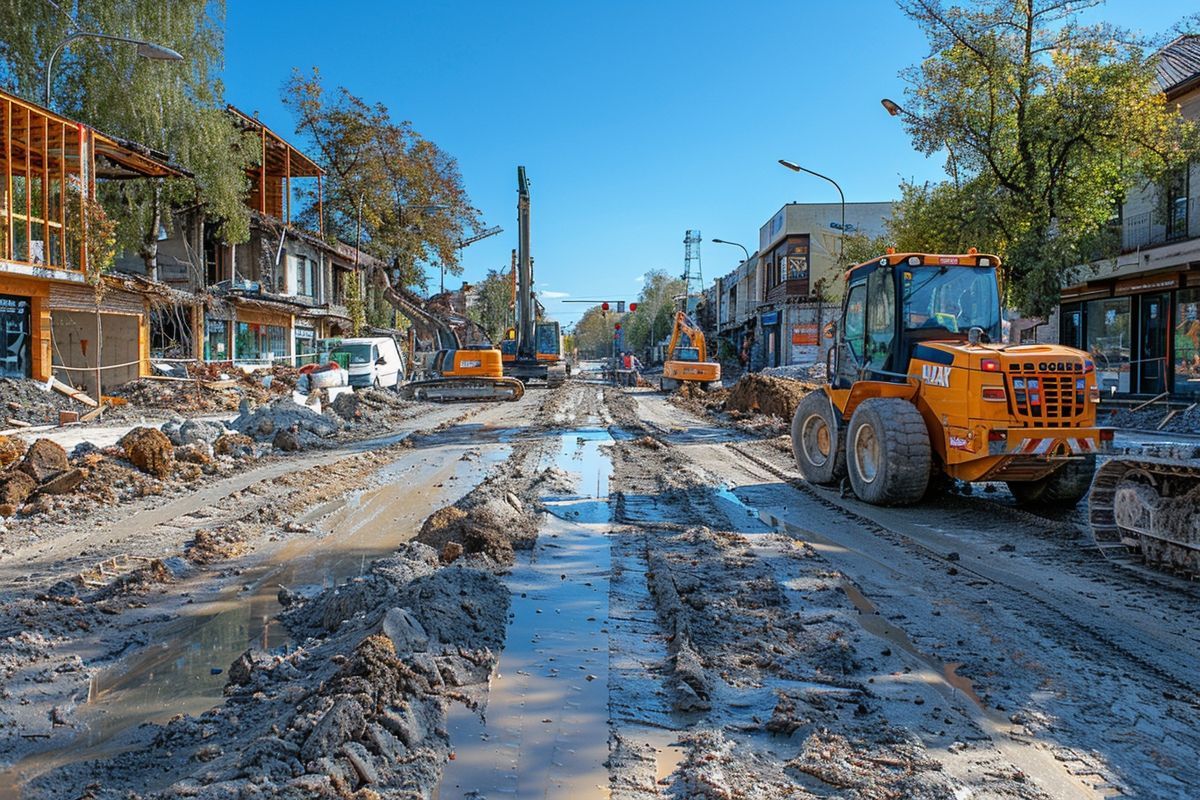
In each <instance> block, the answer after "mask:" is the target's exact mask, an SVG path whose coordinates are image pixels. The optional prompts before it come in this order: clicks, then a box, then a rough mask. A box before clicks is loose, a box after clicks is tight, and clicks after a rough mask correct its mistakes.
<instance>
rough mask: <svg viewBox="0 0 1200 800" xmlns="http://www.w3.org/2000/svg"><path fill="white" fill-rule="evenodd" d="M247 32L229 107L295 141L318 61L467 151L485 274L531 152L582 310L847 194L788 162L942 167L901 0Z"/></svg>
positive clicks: (604, 6) (232, 72) (1125, 7)
mask: <svg viewBox="0 0 1200 800" xmlns="http://www.w3.org/2000/svg"><path fill="white" fill-rule="evenodd" d="M1193 10H1194V6H1193V5H1192V4H1191V3H1185V2H1174V1H1172V2H1154V3H1146V2H1144V0H1111V1H1110V2H1109V3H1107V4H1106V5H1105V6H1102V7H1101V8H1100V9H1099V10H1098V11H1092V12H1089V17H1090V18H1093V19H1095V18H1103V19H1107V20H1110V21H1113V22H1116V23H1117V24H1120V25H1124V26H1128V27H1131V28H1135V29H1139V30H1142V31H1144V32H1146V33H1157V32H1159V31H1162V30H1165V29H1167V28H1169V27H1170V26H1171V25H1172V24H1174V23H1175V22H1176V21H1177V20H1178V19H1180V18H1181V17H1183V16H1184V15H1185V14H1187V13H1190V12H1191V11H1193ZM226 36H227V40H226V69H225V76H224V77H225V83H226V97H227V99H228V100H229V101H230V102H232V103H233V104H235V105H237V106H239V107H240V108H242V109H244V110H247V111H258V112H259V114H260V116H261V118H262V119H263V120H264V122H266V123H267V124H268V125H269V126H271V127H272V128H274V129H275V130H277V131H279V132H280V133H284V134H288V133H290V132H291V131H292V130H293V129H294V120H293V119H292V118H291V116H290V114H289V112H288V111H287V110H286V109H284V108H283V107H282V105H281V103H280V101H279V92H280V87H281V86H282V85H283V83H284V81H285V80H286V79H287V77H288V75H289V73H290V71H291V69H292V68H293V67H300V68H301V69H308V68H309V67H311V66H314V65H315V66H318V67H319V68H320V69H321V72H322V74H323V75H324V77H325V79H326V80H327V81H328V83H329V84H330V85H336V84H342V85H345V86H346V87H347V88H349V89H350V90H351V91H352V92H354V93H356V94H358V95H360V96H362V97H363V98H365V99H367V100H368V101H373V102H374V101H379V102H383V103H384V104H385V105H387V106H388V107H389V108H390V109H391V111H392V113H393V115H395V116H396V117H397V118H404V119H409V120H411V121H412V122H413V124H414V126H415V127H416V129H417V130H419V131H420V132H422V133H423V134H424V135H426V136H427V137H429V138H431V139H433V140H434V141H436V142H437V143H438V144H439V145H441V146H442V147H443V148H445V149H446V150H448V151H449V152H450V153H451V154H453V155H454V156H455V157H456V158H457V159H458V161H459V167H460V169H461V170H462V173H463V177H464V180H465V182H466V186H467V190H468V192H469V193H470V195H471V198H472V200H473V202H474V204H475V205H476V206H477V207H478V208H480V209H481V211H482V212H483V217H484V219H485V220H486V221H487V222H488V223H489V224H493V225H502V226H503V227H504V229H505V232H504V233H503V234H501V235H500V236H496V237H493V238H491V239H488V240H485V241H483V242H480V243H478V244H476V245H473V246H471V247H469V248H468V249H467V250H465V251H464V264H465V270H464V273H463V278H464V279H466V280H475V279H478V278H480V277H481V276H482V275H483V274H484V273H485V272H486V271H487V270H488V269H490V268H501V267H506V266H507V264H508V262H509V252H510V250H511V249H512V248H513V247H515V246H516V167H517V165H518V164H524V165H525V166H526V167H527V168H528V172H529V178H530V182H531V192H532V197H533V244H532V252H533V255H534V258H535V260H536V279H537V288H538V289H539V290H540V291H541V292H542V295H543V298H544V299H545V300H546V301H547V306H548V308H549V309H550V310H551V313H552V314H554V315H555V316H556V317H557V318H558V319H560V320H561V321H562V322H564V323H566V324H569V323H572V322H574V321H575V320H577V319H578V317H579V315H580V314H581V313H582V312H583V310H584V308H586V306H583V305H576V304H564V303H562V302H561V299H562V298H560V297H557V296H556V295H558V294H567V295H570V296H571V297H572V298H599V297H604V298H607V299H614V300H617V299H627V300H628V299H633V298H634V297H635V295H636V293H637V291H638V289H639V286H640V284H639V283H638V278H639V276H641V275H642V274H643V273H644V272H645V271H646V270H648V269H652V268H662V269H666V270H668V271H669V272H671V273H673V274H674V273H679V272H681V271H682V265H683V244H682V241H683V236H684V232H685V231H686V230H687V229H689V228H698V229H699V230H700V231H701V232H702V234H703V236H704V239H705V243H704V245H703V247H702V257H703V270H704V277H705V280H706V281H711V280H712V278H714V277H716V276H717V275H719V274H722V273H724V272H727V271H728V270H729V269H731V268H732V267H733V266H734V265H736V262H737V260H738V259H737V256H739V255H740V252H741V251H740V250H738V249H737V248H730V247H726V246H722V245H715V244H710V243H709V242H708V239H710V238H713V237H718V238H723V239H730V240H733V241H740V242H742V243H743V244H745V245H746V246H747V247H749V248H750V249H751V250H754V247H755V244H756V241H757V236H758V228H759V226H760V225H762V224H763V222H765V221H766V220H767V219H768V218H769V217H770V216H771V215H772V214H773V213H774V212H775V211H776V210H778V208H779V207H780V206H781V205H783V204H784V203H787V202H791V201H797V202H833V201H836V200H837V194H836V191H835V190H834V188H833V187H832V186H830V185H829V184H827V183H825V182H824V181H820V180H817V179H816V178H810V177H808V176H804V175H797V174H795V173H792V172H789V171H787V170H784V169H783V168H782V167H780V166H779V165H778V164H776V159H778V158H787V159H790V160H793V161H796V162H797V163H800V164H802V165H804V166H806V167H809V168H810V169H814V170H817V171H818V172H823V173H825V174H827V175H830V176H832V177H833V178H835V179H836V180H837V181H838V182H839V183H840V184H841V185H842V188H843V190H844V191H845V193H846V199H847V201H877V200H887V199H892V198H894V197H895V195H896V193H897V189H896V187H897V185H898V183H899V181H900V180H901V179H902V178H905V179H916V180H927V179H935V178H937V177H940V175H941V170H942V161H941V159H939V158H933V159H926V158H924V157H923V156H921V155H920V154H918V153H914V152H913V151H912V148H911V146H910V144H909V140H908V138H907V137H906V136H905V134H904V132H903V131H902V130H901V127H900V125H899V124H898V122H897V121H896V120H895V119H893V118H891V117H889V116H888V115H887V113H886V112H885V111H884V110H883V109H882V107H881V106H880V105H879V100H880V98H882V97H892V98H895V99H897V100H900V99H901V95H902V93H903V82H902V81H901V80H900V78H899V76H898V74H897V73H898V72H899V71H900V70H901V69H903V68H904V67H906V66H908V65H909V64H911V63H913V62H915V61H917V60H919V59H920V58H921V57H922V56H924V55H925V54H926V52H927V45H926V42H925V40H924V39H923V38H922V36H921V34H920V31H919V30H918V29H917V28H916V26H915V25H914V24H913V23H911V22H910V21H908V20H907V19H906V18H905V17H904V16H903V15H902V14H901V13H900V11H899V10H898V9H897V7H896V5H895V3H894V2H890V1H889V0H861V2H850V1H849V0H847V1H844V2H819V1H816V0H797V1H795V2H790V3H789V2H770V3H766V2H737V3H734V2H712V1H710V0H694V1H693V2H687V1H686V0H680V1H678V2H676V1H674V0H671V1H669V2H668V1H666V0H664V1H662V2H653V0H643V2H602V1H595V2H590V3H586V2H578V1H577V0H559V1H558V2H551V1H550V0H539V1H536V2H507V3H499V2H470V1H468V0H464V1H463V2H458V3H443V2H432V1H428V0H427V2H375V3H372V2H364V1H363V0H359V1H358V2H353V3H333V4H331V3H328V2H317V0H288V2H276V1H275V0H254V2H245V1H244V0H241V1H239V0H233V2H230V3H229V11H228V19H227V34H226ZM453 280H455V281H457V280H458V279H453ZM436 282H437V276H436V275H434V276H433V280H432V281H431V285H433V286H435V287H436ZM448 285H450V281H449V280H448Z"/></svg>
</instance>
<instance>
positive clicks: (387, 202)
mask: <svg viewBox="0 0 1200 800" xmlns="http://www.w3.org/2000/svg"><path fill="white" fill-rule="evenodd" d="M283 103H284V105H286V106H287V107H288V108H289V109H291V111H292V113H293V114H294V115H295V118H296V133H297V134H299V136H300V137H301V139H302V140H303V141H304V142H305V144H307V145H308V146H309V147H308V149H309V150H310V151H311V152H312V153H313V154H314V155H315V156H316V159H317V161H318V162H319V163H320V164H321V166H322V167H323V168H324V169H325V171H326V175H325V184H324V213H325V230H326V233H327V235H328V236H330V237H331V238H338V239H341V240H343V241H346V242H361V246H362V249H363V250H364V251H365V252H367V253H370V254H371V255H374V256H376V257H377V258H379V259H381V260H382V261H383V262H384V263H386V264H388V265H390V268H389V270H388V271H387V272H391V273H392V274H391V275H389V274H387V272H385V271H384V270H380V269H376V270H373V271H372V274H371V279H372V283H373V284H374V285H377V286H379V285H382V286H384V287H385V289H386V287H387V286H390V285H391V284H392V283H393V282H395V283H396V284H398V285H400V286H419V287H421V288H425V286H426V280H425V271H424V265H426V264H440V265H442V266H443V267H444V268H445V270H446V272H447V273H448V274H451V275H458V274H460V273H461V272H462V268H461V266H460V265H459V262H458V258H459V243H460V242H461V241H462V239H463V238H464V236H465V234H466V232H467V231H469V230H479V229H480V227H481V221H480V218H479V212H478V211H477V210H476V209H475V208H473V207H472V206H471V204H470V200H469V199H468V197H467V192H466V189H465V188H464V186H463V181H462V176H461V175H460V174H459V171H458V164H457V162H455V160H454V158H453V157H452V156H450V154H449V153H447V152H446V151H444V150H442V149H441V148H440V147H438V146H437V145H436V144H435V143H434V142H432V141H430V140H429V139H426V138H425V137H423V136H422V135H421V134H420V133H418V132H417V131H416V130H415V129H414V128H413V126H412V123H410V122H408V121H407V120H402V121H396V120H394V119H393V118H392V114H391V112H390V111H389V110H388V108H387V107H386V106H384V105H383V104H382V103H374V104H372V103H369V102H367V101H366V100H363V99H362V98H360V97H357V96H356V95H354V94H353V93H351V92H350V91H349V90H348V89H346V88H345V87H337V88H335V89H332V90H327V89H326V87H325V86H324V84H323V83H322V81H321V77H320V74H319V73H318V72H317V70H315V69H314V70H312V72H311V73H308V74H305V73H301V72H299V71H296V72H294V73H293V74H292V77H291V79H290V80H289V81H288V83H287V84H286V86H285V87H284V90H283ZM307 199H308V203H307V205H306V208H305V209H304V210H302V212H301V219H302V220H304V219H307V220H309V227H310V228H313V229H316V227H317V226H316V221H315V216H316V214H317V203H316V199H317V198H316V197H315V196H314V195H312V194H309V195H308V197H307ZM385 293H386V291H385Z"/></svg>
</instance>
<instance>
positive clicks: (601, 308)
mask: <svg viewBox="0 0 1200 800" xmlns="http://www.w3.org/2000/svg"><path fill="white" fill-rule="evenodd" d="M600 310H601V311H608V303H601V304H600Z"/></svg>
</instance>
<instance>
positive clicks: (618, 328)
mask: <svg viewBox="0 0 1200 800" xmlns="http://www.w3.org/2000/svg"><path fill="white" fill-rule="evenodd" d="M613 330H614V331H619V330H621V323H619V322H618V323H617V324H616V325H613Z"/></svg>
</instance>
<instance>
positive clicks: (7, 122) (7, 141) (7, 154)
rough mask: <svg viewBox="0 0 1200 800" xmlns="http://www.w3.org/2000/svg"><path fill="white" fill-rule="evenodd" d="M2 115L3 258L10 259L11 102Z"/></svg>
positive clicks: (11, 227)
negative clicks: (5, 190) (5, 187)
mask: <svg viewBox="0 0 1200 800" xmlns="http://www.w3.org/2000/svg"><path fill="white" fill-rule="evenodd" d="M4 105H5V114H4V182H5V185H6V186H7V187H8V188H7V196H6V197H5V200H4V208H5V210H6V212H7V215H8V220H7V221H6V222H5V234H6V235H5V237H4V240H5V247H4V257H5V258H7V259H12V257H13V218H12V207H13V184H12V115H13V104H12V101H11V100H5V101H4Z"/></svg>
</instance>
